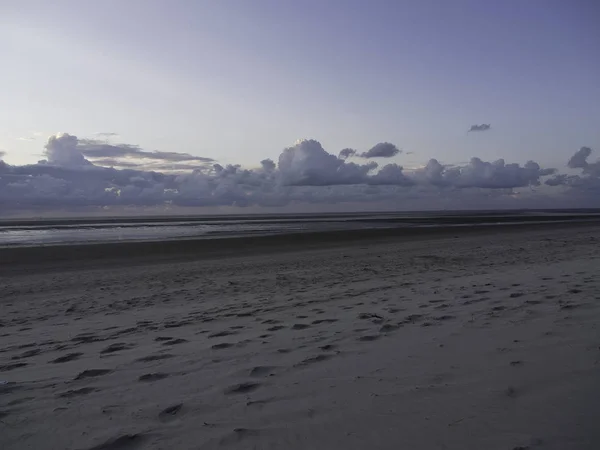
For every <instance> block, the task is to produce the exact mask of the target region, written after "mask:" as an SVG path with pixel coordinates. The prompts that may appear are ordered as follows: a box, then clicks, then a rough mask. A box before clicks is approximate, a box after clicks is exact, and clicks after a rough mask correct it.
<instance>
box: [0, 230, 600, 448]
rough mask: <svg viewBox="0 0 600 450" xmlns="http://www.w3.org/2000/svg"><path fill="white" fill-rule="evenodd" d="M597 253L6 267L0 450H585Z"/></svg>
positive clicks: (509, 239)
mask: <svg viewBox="0 0 600 450" xmlns="http://www.w3.org/2000/svg"><path fill="white" fill-rule="evenodd" d="M599 244H600V228H599V227H598V226H590V225H588V226H583V227H578V228H576V229H574V228H573V227H567V226H565V227H561V226H558V225H556V226H554V227H548V228H544V229H525V228H524V229H523V230H522V231H521V232H514V231H512V232H510V233H509V232H506V233H504V232H502V230H488V231H487V232H479V233H473V234H469V233H468V231H460V232H459V233H458V234H455V232H452V233H447V234H445V235H444V234H439V235H436V236H435V237H431V238H428V239H419V238H415V239H412V240H403V241H395V240H391V239H390V240H389V241H385V240H381V239H380V240H373V241H370V240H364V239H363V240H360V241H356V242H354V243H353V242H351V241H349V242H344V243H340V244H338V245H336V246H332V247H327V246H324V247H323V248H314V246H313V247H311V248H310V249H308V250H304V251H300V250H301V248H299V247H298V246H297V247H295V248H293V246H292V247H290V248H289V249H288V250H287V251H282V252H275V253H273V252H265V253H262V252H260V251H256V252H254V254H253V253H252V252H245V253H244V254H243V256H239V257H218V258H217V257H215V258H211V257H206V258H203V259H201V260H196V261H194V260H193V258H189V257H188V258H186V260H177V259H173V260H170V261H162V262H154V263H153V264H148V263H149V261H144V260H143V259H142V260H140V259H136V260H132V259H128V258H125V257H124V258H121V259H120V258H119V257H118V255H115V257H114V258H113V260H111V263H110V264H104V265H102V266H101V267H95V266H94V265H93V264H92V262H90V264H89V266H88V265H86V261H85V260H84V259H82V262H81V264H78V266H79V267H62V266H61V265H57V266H53V265H52V263H51V261H48V260H46V262H44V264H42V265H37V266H36V265H35V264H33V263H32V264H26V261H20V262H19V263H18V264H17V263H15V264H13V265H11V267H10V268H5V269H6V270H4V271H0V308H1V309H0V311H1V315H0V449H2V450H13V449H14V450H17V449H18V450H22V449H40V450H51V449H74V450H117V449H118V450H129V449H168V450H179V449H182V450H186V449H190V450H191V449H194V450H202V449H318V450H321V449H322V450H332V449H344V450H351V449H361V450H362V449H390V450H392V449H394V450H396V449H410V450H416V449H440V450H441V449H457V450H458V449H460V450H468V449H473V450H496V449H497V450H516V449H521V450H522V449H531V450H536V449H540V450H546V449H554V450H567V449H599V448H600V430H599V427H598V425H597V423H598V420H599V418H600V347H599V346H600V334H599V332H598V325H599V324H600V308H599V306H600V277H599V276H598V275H599V272H600V259H599V257H600V247H599ZM1 257H2V253H0V258H1ZM30 262H31V261H30ZM9 269H10V270H9Z"/></svg>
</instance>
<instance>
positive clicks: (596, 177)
mask: <svg viewBox="0 0 600 450" xmlns="http://www.w3.org/2000/svg"><path fill="white" fill-rule="evenodd" d="M591 154H592V149H591V148H590V147H581V148H580V149H579V150H577V151H576V152H575V153H574V154H573V156H571V158H570V159H569V161H568V163H567V166H568V167H569V168H570V169H579V170H580V173H579V174H577V175H568V174H556V175H555V176H554V177H552V178H549V179H548V180H546V182H545V184H546V185H548V186H552V187H563V188H564V189H566V190H565V191H564V192H563V195H566V196H568V197H569V198H570V199H571V201H573V202H579V203H582V202H585V203H590V202H593V203H594V205H595V206H597V203H598V197H599V195H600V161H595V162H591V163H590V162H588V158H589V157H590V156H591Z"/></svg>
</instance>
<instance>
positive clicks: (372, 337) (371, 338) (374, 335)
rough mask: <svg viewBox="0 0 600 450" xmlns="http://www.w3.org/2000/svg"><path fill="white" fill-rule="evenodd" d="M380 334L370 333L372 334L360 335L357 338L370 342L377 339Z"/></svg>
mask: <svg viewBox="0 0 600 450" xmlns="http://www.w3.org/2000/svg"><path fill="white" fill-rule="evenodd" d="M380 337H381V336H379V335H377V334H372V335H367V336H360V337H359V338H358V340H359V341H362V342H371V341H376V340H377V339H379V338H380Z"/></svg>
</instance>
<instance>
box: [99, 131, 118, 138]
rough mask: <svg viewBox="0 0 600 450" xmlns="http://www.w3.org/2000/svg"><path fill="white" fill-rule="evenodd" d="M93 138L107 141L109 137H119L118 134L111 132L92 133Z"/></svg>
mask: <svg viewBox="0 0 600 450" xmlns="http://www.w3.org/2000/svg"><path fill="white" fill-rule="evenodd" d="M94 136H100V137H103V138H106V139H109V138H111V137H116V136H119V133H112V132H98V133H94Z"/></svg>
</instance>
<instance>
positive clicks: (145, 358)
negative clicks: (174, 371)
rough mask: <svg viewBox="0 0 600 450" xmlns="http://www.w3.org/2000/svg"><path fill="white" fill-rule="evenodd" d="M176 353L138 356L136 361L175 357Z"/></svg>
mask: <svg viewBox="0 0 600 450" xmlns="http://www.w3.org/2000/svg"><path fill="white" fill-rule="evenodd" d="M174 356H175V355H171V354H170V353H161V354H159V355H148V356H144V357H143V358H138V359H136V361H139V362H151V361H160V360H162V359H168V358H173V357H174Z"/></svg>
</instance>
